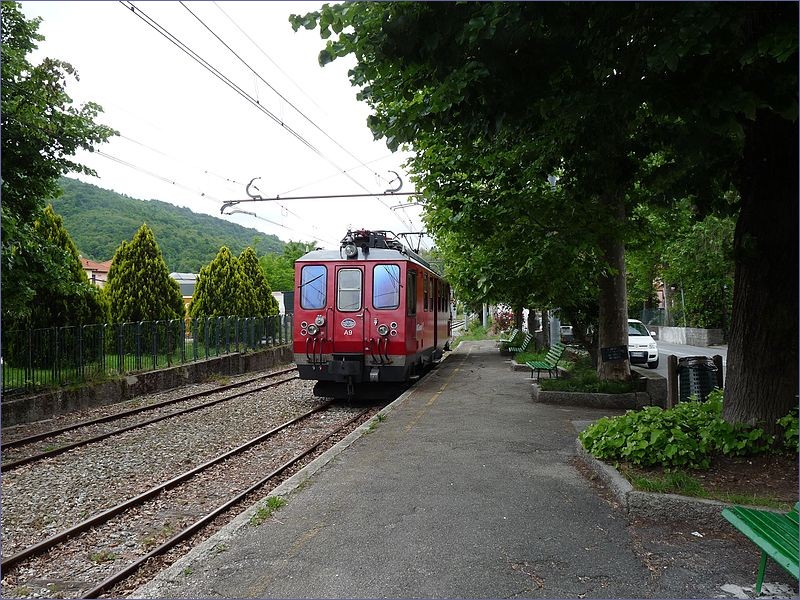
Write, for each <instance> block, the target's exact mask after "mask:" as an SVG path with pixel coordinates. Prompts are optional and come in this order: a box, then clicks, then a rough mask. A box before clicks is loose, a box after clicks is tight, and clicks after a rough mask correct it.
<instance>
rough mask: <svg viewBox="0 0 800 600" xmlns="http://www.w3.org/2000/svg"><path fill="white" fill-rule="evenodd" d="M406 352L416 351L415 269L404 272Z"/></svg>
mask: <svg viewBox="0 0 800 600" xmlns="http://www.w3.org/2000/svg"><path fill="white" fill-rule="evenodd" d="M405 330H406V354H407V355H409V354H410V355H412V356H413V355H414V354H416V352H417V348H418V344H417V271H416V269H409V270H408V271H407V272H406V327H405Z"/></svg>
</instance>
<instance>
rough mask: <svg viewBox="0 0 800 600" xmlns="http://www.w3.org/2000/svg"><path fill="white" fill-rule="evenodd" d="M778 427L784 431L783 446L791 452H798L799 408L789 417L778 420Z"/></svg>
mask: <svg viewBox="0 0 800 600" xmlns="http://www.w3.org/2000/svg"><path fill="white" fill-rule="evenodd" d="M778 425H779V426H780V428H781V430H782V431H783V446H784V447H785V448H786V449H787V450H789V451H790V452H797V446H798V443H797V442H798V419H797V408H795V409H793V410H792V412H790V413H789V414H788V415H786V416H784V417H781V418H780V419H778Z"/></svg>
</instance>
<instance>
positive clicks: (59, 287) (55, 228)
mask: <svg viewBox="0 0 800 600" xmlns="http://www.w3.org/2000/svg"><path fill="white" fill-rule="evenodd" d="M33 230H34V232H35V235H36V236H37V238H38V239H39V240H40V243H41V255H40V256H41V257H42V258H43V264H44V265H45V266H46V269H45V273H43V274H42V277H41V278H40V279H39V286H37V288H36V289H35V295H34V297H33V301H32V302H31V316H30V323H29V326H31V327H34V328H38V327H61V326H66V325H85V324H91V323H105V322H107V321H108V304H107V302H106V301H105V298H104V297H103V295H102V294H101V292H100V289H99V288H97V287H96V286H94V285H92V284H91V283H90V282H89V278H88V277H87V276H86V272H85V271H84V270H83V267H82V266H81V261H80V256H79V254H78V249H77V248H76V247H75V243H74V242H73V241H72V238H71V237H70V235H69V232H68V231H67V230H66V228H65V227H64V223H63V220H62V219H61V217H60V216H59V215H57V214H56V213H55V211H54V210H53V207H52V205H48V206H46V207H45V208H44V210H43V211H42V212H41V213H40V215H39V217H38V218H37V219H36V221H34V227H33Z"/></svg>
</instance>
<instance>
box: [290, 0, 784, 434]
mask: <svg viewBox="0 0 800 600" xmlns="http://www.w3.org/2000/svg"><path fill="white" fill-rule="evenodd" d="M291 21H292V24H293V26H294V27H295V29H298V28H299V27H306V28H308V29H312V28H315V27H319V29H320V33H321V35H322V37H323V38H330V39H328V42H327V44H326V47H325V49H324V50H322V52H321V53H320V64H322V65H324V64H326V63H327V62H330V61H331V60H334V59H336V58H338V57H342V56H346V55H349V54H352V55H354V56H355V58H356V61H357V64H356V66H355V67H354V68H353V69H352V70H351V71H350V78H351V82H352V83H353V85H355V86H357V87H358V88H359V90H360V91H359V93H358V97H359V98H361V99H363V100H364V101H366V102H367V103H368V104H369V106H370V107H371V109H372V111H373V114H372V115H371V116H370V117H369V120H368V123H369V125H370V127H371V128H372V130H373V131H374V133H375V135H376V137H384V138H385V139H386V142H387V145H388V146H389V147H390V148H392V149H394V148H398V147H400V146H401V145H404V144H407V145H409V146H410V147H411V148H412V149H413V150H414V151H415V156H413V157H412V159H411V160H410V162H409V168H410V170H411V171H412V172H414V173H415V180H416V183H417V185H418V189H420V190H421V192H422V194H423V196H424V201H425V204H426V212H427V213H428V223H429V225H430V226H431V229H432V230H433V233H434V234H435V235H437V236H438V235H441V234H442V233H443V232H448V233H445V234H444V235H447V236H458V235H463V237H462V238H461V239H458V240H455V241H454V243H452V244H448V246H449V247H451V248H455V249H457V250H456V251H457V252H466V251H467V249H469V250H468V251H469V252H471V253H472V255H475V256H478V260H476V261H475V263H470V264H477V265H478V267H477V268H476V269H475V271H474V276H472V277H471V281H473V282H474V283H476V284H477V285H478V287H479V289H482V290H484V291H485V292H486V294H487V298H490V297H491V296H489V292H490V291H491V290H493V289H494V287H495V284H496V287H497V288H498V289H500V288H501V287H505V286H507V285H508V284H507V283H504V281H505V280H506V279H508V276H507V275H506V273H505V272H503V271H504V270H503V269H498V264H499V263H498V261H492V260H487V259H486V258H487V257H488V256H489V255H491V254H492V253H495V252H498V251H502V252H505V253H507V255H508V257H509V258H508V260H507V261H506V262H504V263H503V265H504V266H506V265H508V266H509V267H511V268H512V269H513V265H514V264H516V265H517V269H519V265H520V264H523V263H524V264H527V265H529V266H533V265H539V266H541V267H543V270H542V271H541V273H542V274H544V276H543V277H541V278H539V279H537V280H532V281H529V284H530V285H531V286H532V287H534V288H535V289H536V290H537V292H538V293H539V295H541V296H544V297H549V298H550V299H551V300H553V302H554V304H555V305H558V304H562V303H564V302H568V301H569V298H570V297H571V293H570V290H569V288H568V287H567V286H566V285H564V283H563V282H560V283H554V281H553V279H551V278H550V277H549V276H551V275H553V276H555V279H559V278H560V279H563V275H561V274H559V272H558V270H557V268H553V269H552V270H551V269H550V267H551V266H552V267H556V266H558V265H561V264H566V265H569V266H573V267H575V266H577V265H583V267H584V269H585V270H584V271H583V273H584V274H585V275H587V277H586V278H584V279H582V281H584V282H586V283H588V287H589V288H592V287H593V288H594V293H595V297H596V298H597V300H598V301H597V306H598V322H599V345H600V347H607V346H613V345H623V344H625V343H626V341H627V332H626V326H625V319H626V317H627V297H626V292H627V290H626V282H625V261H624V252H625V243H626V241H627V240H629V239H630V227H631V219H630V217H631V214H632V212H633V208H634V206H636V205H637V204H638V203H641V202H643V201H644V202H647V203H652V204H654V205H670V204H674V203H676V202H679V201H682V200H683V199H685V198H690V199H691V200H692V202H694V203H695V204H696V205H697V206H698V207H699V208H700V212H701V213H702V212H708V211H718V210H720V206H721V205H723V204H725V202H724V200H725V198H726V197H727V194H726V192H728V191H729V190H730V189H731V186H735V187H736V189H737V191H738V198H739V202H738V205H737V206H736V207H735V209H734V212H735V210H736V209H738V210H739V218H738V220H737V226H736V234H735V239H734V256H735V260H736V277H735V286H736V288H735V290H734V300H733V303H734V309H733V318H732V322H731V343H730V352H729V354H728V359H729V362H728V385H727V389H726V403H725V416H726V418H728V419H729V420H731V421H744V422H747V423H752V424H754V423H760V422H764V423H765V424H766V426H767V427H768V428H769V427H774V421H775V418H776V417H778V416H782V415H783V414H785V413H786V412H787V411H788V409H789V408H790V407H791V406H792V405H793V403H794V402H795V400H794V396H795V394H796V389H797V369H796V363H797V344H796V339H797V302H796V288H797V269H796V266H795V265H791V266H790V268H787V266H786V262H785V261H783V260H782V257H784V256H786V255H787V253H792V252H794V250H795V249H796V247H797V229H796V222H797V218H796V216H797V202H796V198H797V143H796V140H797V37H798V36H797V5H796V4H794V3H749V2H742V3H735V4H732V5H720V4H719V3H710V2H697V3H637V4H630V3H556V2H547V3H541V2H537V3H400V2H386V3H347V4H339V5H334V6H328V5H325V6H323V8H322V9H321V10H320V11H317V12H313V13H309V14H307V15H304V16H293V17H292V18H291ZM335 34H338V36H336V35H335ZM699 99H702V100H699ZM515 155H516V157H517V160H516V164H515V161H514V160H509V158H510V157H513V156H515ZM548 177H558V180H557V183H556V185H555V190H551V191H553V192H554V194H556V195H557V198H558V200H559V206H558V208H557V209H556V210H553V203H552V202H551V200H552V198H553V196H548V195H547V193H546V187H545V182H546V181H547V180H548ZM552 181H555V180H552ZM543 188H544V189H543ZM521 207H524V208H521ZM728 210H730V209H728ZM779 213H780V214H784V215H786V217H787V218H786V219H785V220H784V219H781V223H780V224H779V226H778V227H776V228H773V230H772V231H768V228H767V227H766V225H767V221H768V220H770V219H771V218H773V217H774V215H775V214H779ZM520 215H521V216H520ZM768 215H769V216H768ZM528 218H532V219H536V221H533V224H534V225H536V224H541V225H543V227H534V226H528V227H526V228H524V230H523V232H520V233H521V235H520V234H518V235H516V236H509V237H508V238H506V239H508V240H509V242H508V243H506V244H504V245H503V246H500V245H497V243H498V242H499V241H501V240H502V239H504V236H503V235H502V233H503V232H504V230H505V231H512V230H514V227H513V225H514V224H515V223H520V222H523V221H522V219H525V220H526V221H525V222H527V223H530V222H531V221H530V220H527V219H528ZM461 231H463V232H467V231H468V232H469V233H464V234H461V233H459V232H461ZM524 231H528V232H529V233H528V234H527V235H525V233H524ZM453 232H455V233H453ZM555 232H562V236H563V238H564V241H565V243H564V244H563V246H561V247H560V248H558V250H557V251H556V252H555V254H554V255H551V256H550V258H549V260H543V256H545V254H544V252H543V250H542V248H546V247H547V244H548V243H550V242H552V241H553V240H557V239H558V236H557V235H555ZM493 234H494V235H493ZM470 238H471V242H472V243H471V244H470V243H469V241H470ZM490 244H495V246H494V248H497V250H493V249H492V246H491V245H490ZM500 248H502V250H500ZM558 259H562V260H558ZM468 260H469V259H468V258H465V260H464V261H463V262H467V261H468ZM759 263H760V264H761V271H760V272H759V271H758V269H757V268H756V265H757V264H759ZM765 266H766V268H764V267H765ZM507 270H508V269H506V270H505V271H506V272H507ZM525 275H526V276H529V274H525ZM573 279H575V280H581V279H580V278H575V277H573ZM489 281H492V282H493V283H492V284H490V283H488V282H489ZM506 293H513V290H511V289H509V290H507V292H506ZM578 295H579V294H578ZM756 296H761V297H760V298H756ZM766 298H768V299H769V300H768V301H767V300H766ZM767 305H769V307H768V306H767ZM770 307H771V309H770ZM769 310H771V311H772V312H777V314H779V315H780V318H781V322H784V323H787V324H788V328H787V330H786V334H785V335H784V334H783V333H781V334H777V336H778V337H777V338H775V337H774V335H775V334H776V333H777V332H773V331H771V332H770V333H769V337H770V339H772V340H773V341H769V340H768V339H767V336H766V335H765V334H764V333H763V332H760V331H756V330H755V329H756V328H759V327H760V326H759V324H758V323H759V318H760V316H761V315H763V314H765V313H766V312H768V311H769ZM762 329H763V328H762ZM753 341H757V342H758V343H756V344H753V343H752V342H753ZM775 341H777V343H778V345H779V346H780V347H789V348H790V349H791V350H790V351H789V352H788V353H786V354H785V355H782V356H781V357H780V359H779V363H780V364H778V365H776V364H775V358H776V357H775V356H774V355H773V354H772V353H769V352H767V348H768V347H769V346H771V345H774V344H775ZM745 367H746V370H747V371H748V372H749V373H748V374H745ZM776 368H777V371H778V372H779V373H780V375H779V376H777V377H775V375H774V374H775V372H776ZM626 371H627V364H626V363H623V364H619V365H605V364H603V361H601V364H600V372H601V375H603V376H605V377H607V378H619V377H624V376H625V375H626ZM750 373H752V374H753V375H750Z"/></svg>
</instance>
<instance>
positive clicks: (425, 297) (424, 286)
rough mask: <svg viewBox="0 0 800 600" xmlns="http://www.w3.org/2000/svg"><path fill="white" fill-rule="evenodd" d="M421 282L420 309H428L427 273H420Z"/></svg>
mask: <svg viewBox="0 0 800 600" xmlns="http://www.w3.org/2000/svg"><path fill="white" fill-rule="evenodd" d="M422 278H423V283H422V296H423V298H422V309H423V310H428V289H429V285H430V284H429V281H428V274H427V273H423V274H422Z"/></svg>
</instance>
